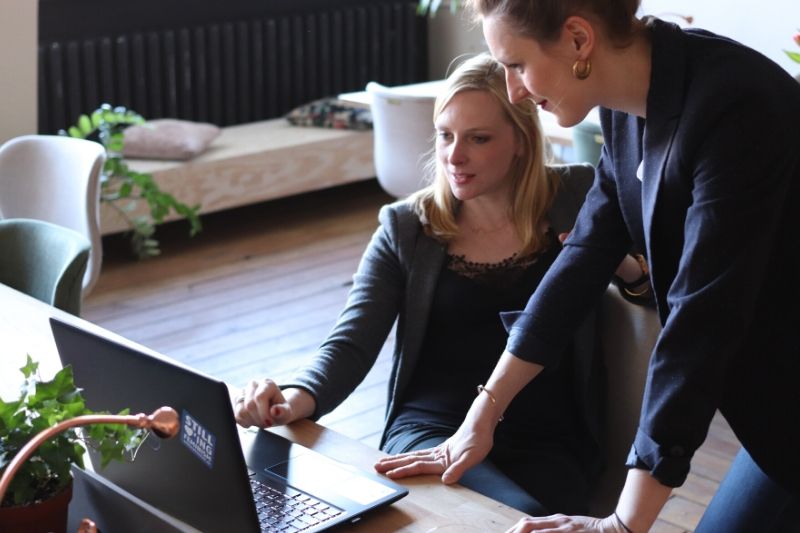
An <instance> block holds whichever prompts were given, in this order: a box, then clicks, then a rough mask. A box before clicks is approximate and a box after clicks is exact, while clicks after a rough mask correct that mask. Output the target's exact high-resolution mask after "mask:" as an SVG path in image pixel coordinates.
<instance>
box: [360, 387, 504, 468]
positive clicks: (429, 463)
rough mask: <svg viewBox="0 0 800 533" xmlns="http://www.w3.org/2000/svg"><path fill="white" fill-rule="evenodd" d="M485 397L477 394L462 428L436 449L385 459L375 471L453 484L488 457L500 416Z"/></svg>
mask: <svg viewBox="0 0 800 533" xmlns="http://www.w3.org/2000/svg"><path fill="white" fill-rule="evenodd" d="M487 398H489V396H488V395H487V394H479V395H478V396H477V397H476V399H475V401H473V403H472V407H470V410H469V411H468V412H467V416H466V417H465V418H464V422H462V423H461V427H459V428H458V430H456V432H455V433H454V434H453V436H452V437H450V438H449V439H447V440H446V441H444V442H443V443H441V444H440V445H439V446H436V447H435V448H428V449H426V450H417V451H413V452H408V453H401V454H398V455H391V456H389V457H384V458H382V459H380V460H379V461H378V462H377V463H375V470H377V471H378V472H380V473H381V474H386V475H387V476H388V477H390V478H393V479H399V478H403V477H408V476H418V475H422V474H441V475H442V482H443V483H447V484H450V483H456V482H457V481H458V480H459V479H461V476H463V475H464V472H466V471H467V470H469V469H470V468H472V467H473V466H475V465H477V464H478V463H480V462H481V461H483V460H484V459H485V458H486V456H487V455H489V451H490V450H491V449H492V445H493V444H494V428H495V427H496V426H497V422H498V419H499V418H500V416H499V414H498V412H497V409H496V405H495V402H494V401H492V402H491V403H490V402H489V400H487Z"/></svg>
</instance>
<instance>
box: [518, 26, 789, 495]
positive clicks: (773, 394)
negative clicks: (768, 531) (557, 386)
mask: <svg viewBox="0 0 800 533" xmlns="http://www.w3.org/2000/svg"><path fill="white" fill-rule="evenodd" d="M648 28H649V31H650V32H651V36H652V72H651V80H650V89H649V94H648V99H647V119H646V120H644V119H641V118H637V117H633V116H629V115H627V114H624V113H620V112H612V111H610V110H601V124H602V128H603V135H604V137H605V141H606V143H605V146H604V149H603V154H602V156H601V161H600V163H599V165H598V169H597V172H596V179H595V183H594V185H593V187H592V189H591V190H590V191H589V194H588V196H587V200H586V203H585V204H584V207H583V209H582V210H581V213H580V215H579V217H578V221H577V223H576V227H575V230H574V231H573V233H572V234H571V236H570V238H569V239H568V241H567V243H566V246H565V249H564V251H563V252H562V253H561V255H560V256H559V257H558V259H557V260H556V262H555V264H554V265H553V266H552V268H551V269H550V271H549V272H548V274H547V276H546V278H545V280H544V281H543V282H542V283H541V284H540V286H539V288H538V290H537V291H536V292H535V293H534V295H533V296H532V297H531V299H530V302H529V303H528V306H527V307H526V309H525V312H524V313H523V314H522V315H521V316H520V317H518V318H517V320H516V321H515V322H514V323H513V325H512V326H511V327H510V328H509V333H510V337H509V343H508V346H507V348H508V350H509V351H510V352H511V353H513V354H515V355H516V356H518V357H520V358H522V359H525V360H528V361H534V362H539V363H541V364H544V365H547V364H550V363H552V361H553V359H554V358H555V357H557V354H558V353H560V350H561V349H562V346H563V345H564V343H565V342H566V341H567V340H568V332H569V331H570V329H571V325H572V324H576V323H579V320H580V317H581V316H583V314H584V313H585V312H586V311H587V309H588V308H589V307H590V304H591V303H593V302H594V300H595V299H596V297H599V295H600V294H601V293H602V291H603V290H604V289H605V287H606V285H607V283H608V280H609V278H610V277H611V274H612V273H613V271H614V269H615V267H616V265H617V264H618V263H619V261H620V260H621V259H622V257H623V256H624V254H625V253H626V251H627V250H629V249H630V248H631V246H634V247H637V248H639V249H645V250H647V256H648V261H649V263H650V266H651V279H652V284H653V287H654V292H655V296H656V302H657V306H658V312H659V316H660V319H661V323H662V326H663V330H662V332H661V335H660V337H659V339H658V342H657V343H656V346H655V348H654V350H653V353H652V356H651V360H650V366H649V371H648V376H647V383H646V388H645V397H644V403H643V406H642V412H641V416H640V421H639V429H638V431H637V434H636V437H635V440H634V443H633V447H632V450H631V457H630V458H629V465H632V466H638V467H641V468H646V469H648V470H650V472H651V473H652V474H653V475H654V476H655V477H656V478H657V479H658V480H660V481H661V482H662V483H664V484H666V485H670V486H678V485H680V484H682V483H683V481H684V480H685V478H686V475H687V474H688V472H689V461H690V459H691V457H692V455H693V454H694V452H695V450H696V449H697V448H698V447H699V446H700V445H701V444H702V442H703V440H705V437H706V434H707V431H708V426H709V424H710V422H711V418H712V416H713V415H714V413H715V411H716V410H717V409H719V410H720V411H721V412H722V414H723V415H724V416H725V418H726V419H727V420H728V422H729V423H730V425H731V427H732V429H733V431H734V432H735V433H736V435H737V437H738V438H739V440H740V441H741V442H742V444H743V446H744V447H745V448H746V449H747V450H748V452H749V453H750V454H751V456H752V457H753V459H754V460H755V461H756V463H757V464H758V465H759V466H760V467H761V468H762V469H763V470H764V471H765V472H766V473H767V474H768V475H769V476H770V477H771V478H773V479H774V480H776V481H778V482H779V483H780V484H782V485H783V486H785V487H787V488H789V489H790V490H792V491H795V492H797V491H798V490H800V427H799V426H800V424H798V415H797V414H798V408H800V393H798V391H800V387H799V386H798V384H797V381H798V380H800V333H799V331H800V306H799V305H798V302H800V283H798V282H797V281H796V280H795V276H797V275H798V274H800V260H799V257H800V253H798V233H797V232H798V230H799V229H800V224H798V213H800V194H799V191H798V186H799V184H800V85H798V83H797V82H796V81H795V80H794V79H792V78H791V77H790V76H789V75H788V74H787V73H786V72H785V71H783V70H782V69H781V68H780V67H779V66H777V65H776V64H774V63H773V62H771V61H770V60H768V59H767V58H765V57H763V56H762V55H760V54H758V53H757V52H755V51H753V50H750V49H749V48H746V47H744V46H742V45H740V44H738V43H735V42H733V41H731V40H729V39H725V38H722V37H719V36H716V35H713V34H710V33H708V32H704V31H700V30H689V31H684V30H681V29H679V28H678V27H677V26H674V25H672V24H667V23H665V22H662V21H659V20H657V19H651V20H650V21H648ZM640 165H641V167H640Z"/></svg>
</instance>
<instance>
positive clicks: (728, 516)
mask: <svg viewBox="0 0 800 533" xmlns="http://www.w3.org/2000/svg"><path fill="white" fill-rule="evenodd" d="M720 532H725V533H773V532H774V533H797V532H800V497H798V496H796V495H795V496H793V495H792V494H791V493H789V492H788V491H786V490H785V489H784V488H782V487H781V486H779V485H778V484H776V483H775V482H774V481H772V480H771V479H770V478H768V477H767V475H766V474H765V473H764V472H763V471H762V470H761V469H760V468H759V467H758V466H757V465H756V464H755V463H754V462H753V459H752V458H751V457H750V454H749V453H747V451H745V449H744V448H742V449H741V450H739V453H738V454H737V455H736V458H735V459H734V460H733V464H732V465H731V468H730V470H728V473H727V474H726V475H725V479H723V480H722V483H721V484H720V486H719V489H718V490H717V493H716V494H715V495H714V498H713V499H712V500H711V503H710V504H709V505H708V508H707V509H706V512H705V513H704V514H703V518H702V519H701V520H700V523H699V524H698V525H697V529H695V533H720Z"/></svg>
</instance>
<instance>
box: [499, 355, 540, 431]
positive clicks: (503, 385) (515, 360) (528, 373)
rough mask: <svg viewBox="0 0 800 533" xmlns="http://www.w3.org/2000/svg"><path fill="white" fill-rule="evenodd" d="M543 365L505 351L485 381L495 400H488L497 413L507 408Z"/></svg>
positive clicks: (500, 414)
mask: <svg viewBox="0 0 800 533" xmlns="http://www.w3.org/2000/svg"><path fill="white" fill-rule="evenodd" d="M543 368H544V367H543V366H542V365H539V364H536V363H529V362H528V361H523V360H522V359H520V358H519V357H517V356H515V355H514V354H512V353H511V352H508V351H505V352H503V355H501V356H500V359H498V361H497V365H495V367H494V371H492V375H491V376H490V377H489V380H488V381H487V382H486V384H485V386H486V389H487V390H489V391H490V392H491V397H490V400H491V398H493V399H494V400H495V401H494V402H492V401H489V402H488V403H489V404H490V405H492V406H493V407H494V408H495V409H494V410H495V411H497V415H498V417H499V416H502V414H503V413H504V412H505V411H506V409H507V408H508V405H509V404H510V403H511V400H513V399H514V397H515V396H516V395H517V394H518V393H519V391H521V390H522V388H523V387H524V386H525V385H527V384H528V383H530V381H531V380H532V379H533V378H535V377H536V376H537V375H538V374H539V372H541V371H542V369H543Z"/></svg>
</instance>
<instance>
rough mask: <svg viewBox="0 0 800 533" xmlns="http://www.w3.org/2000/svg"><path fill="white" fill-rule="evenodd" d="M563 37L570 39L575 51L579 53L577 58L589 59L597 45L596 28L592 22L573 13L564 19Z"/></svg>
mask: <svg viewBox="0 0 800 533" xmlns="http://www.w3.org/2000/svg"><path fill="white" fill-rule="evenodd" d="M563 34H564V35H563V38H565V39H568V40H569V42H570V43H571V45H572V48H573V49H574V51H575V52H576V53H577V54H578V55H577V57H576V59H580V60H585V59H587V58H588V57H589V56H590V55H591V53H592V50H593V49H594V47H595V38H596V33H595V28H594V26H592V23H591V22H589V21H588V20H587V19H585V18H583V17H579V16H577V15H573V16H571V17H567V20H565V21H564V29H563Z"/></svg>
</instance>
